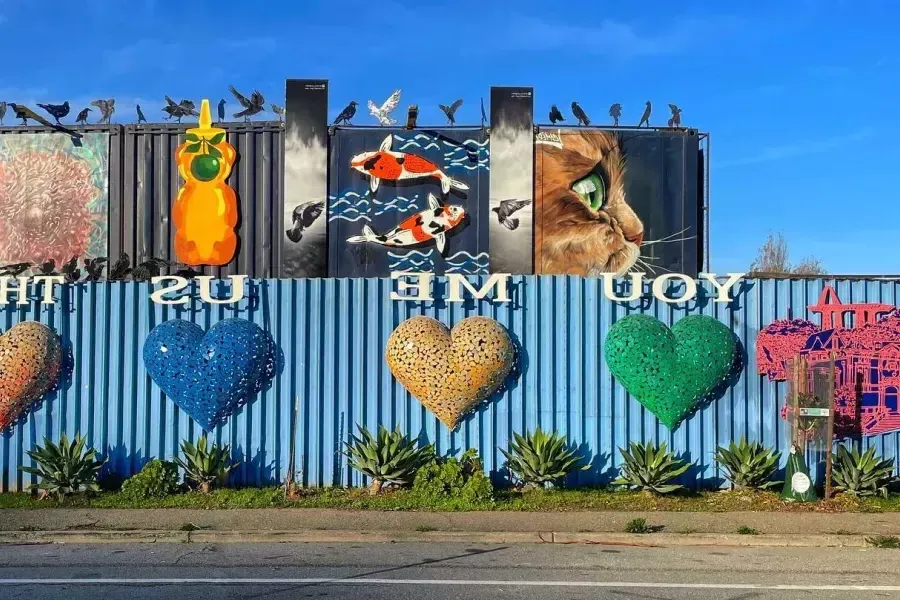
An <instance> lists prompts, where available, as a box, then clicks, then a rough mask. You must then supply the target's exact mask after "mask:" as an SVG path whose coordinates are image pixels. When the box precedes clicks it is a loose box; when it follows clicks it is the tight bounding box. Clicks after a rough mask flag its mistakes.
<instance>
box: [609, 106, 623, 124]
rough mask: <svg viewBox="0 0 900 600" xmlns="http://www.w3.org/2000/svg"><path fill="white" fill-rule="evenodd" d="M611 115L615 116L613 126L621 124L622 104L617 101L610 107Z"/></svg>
mask: <svg viewBox="0 0 900 600" xmlns="http://www.w3.org/2000/svg"><path fill="white" fill-rule="evenodd" d="M609 116H611V117H612V118H613V127H618V126H619V117H621V116H622V105H621V104H619V103H618V102H616V103H615V104H613V105H612V106H610V107H609Z"/></svg>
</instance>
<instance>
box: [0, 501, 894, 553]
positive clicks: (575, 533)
mask: <svg viewBox="0 0 900 600" xmlns="http://www.w3.org/2000/svg"><path fill="white" fill-rule="evenodd" d="M635 518H644V519H646V520H647V523H648V524H649V525H650V526H651V527H653V528H654V531H655V533H652V534H644V535H628V534H623V533H622V531H623V528H624V527H625V524H626V523H628V522H629V521H631V520H632V519H635ZM739 527H747V528H752V529H755V530H756V531H758V532H759V534H760V535H737V534H736V532H737V529H738V528H739ZM873 535H897V536H900V513H865V514H863V513H767V512H725V513H698V512H550V513H537V512H499V511H498V512H461V513H436V512H406V511H404V512H401V511H391V512H382V511H372V510H366V511H353V510H328V509H247V510H193V509H147V510H114V509H38V510H16V509H9V510H2V511H0V543H23V542H25V543H29V542H30V543H40V542H111V541H147V542H164V541H172V542H213V541H219V542H264V541H268V542H279V541H280V542H313V541H316V542H341V541H343V542H367V541H369V542H374V541H378V542H388V541H397V542H399V541H458V542H476V541H482V542H490V543H529V542H530V543H595V544H600V543H609V544H632V545H635V544H636V545H673V544H674V545H740V546H748V545H750V546H772V545H775V546H786V545H793V546H863V545H865V537H867V536H873Z"/></svg>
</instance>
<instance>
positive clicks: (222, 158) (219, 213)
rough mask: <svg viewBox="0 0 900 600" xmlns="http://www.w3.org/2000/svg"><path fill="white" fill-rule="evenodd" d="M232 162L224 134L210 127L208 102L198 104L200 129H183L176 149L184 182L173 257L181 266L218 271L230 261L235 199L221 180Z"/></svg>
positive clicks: (233, 246) (234, 238)
mask: <svg viewBox="0 0 900 600" xmlns="http://www.w3.org/2000/svg"><path fill="white" fill-rule="evenodd" d="M236 157H237V152H235V149H234V147H233V146H231V144H229V143H228V142H227V141H225V130H224V129H220V128H218V127H213V126H212V116H211V114H210V110H209V100H203V102H202V103H201V105H200V126H199V127H194V128H191V129H188V130H187V133H186V134H185V142H184V143H183V144H181V145H179V146H178V148H177V149H176V150H175V162H176V164H177V165H178V173H179V175H181V178H182V179H184V182H185V183H184V186H183V187H181V188H180V189H179V190H178V196H177V197H176V198H175V204H174V205H173V207H172V220H173V222H174V223H175V254H176V255H177V256H178V260H179V261H181V262H182V263H184V264H187V265H212V266H222V265H226V264H228V263H229V262H231V259H232V258H234V253H235V250H236V249H237V235H236V234H235V232H234V228H235V226H236V225H237V221H238V209H237V199H236V197H235V193H234V190H232V189H231V188H230V187H229V186H228V185H227V184H226V183H225V180H226V179H227V178H228V176H229V175H230V174H231V168H232V167H233V166H234V161H235V159H236Z"/></svg>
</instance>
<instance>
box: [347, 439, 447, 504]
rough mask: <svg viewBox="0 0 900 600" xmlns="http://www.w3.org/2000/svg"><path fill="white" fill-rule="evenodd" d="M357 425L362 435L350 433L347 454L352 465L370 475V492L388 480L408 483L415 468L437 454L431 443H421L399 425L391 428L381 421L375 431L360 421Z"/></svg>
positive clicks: (376, 492)
mask: <svg viewBox="0 0 900 600" xmlns="http://www.w3.org/2000/svg"><path fill="white" fill-rule="evenodd" d="M357 427H358V429H359V436H355V435H352V434H351V435H350V442H346V446H347V449H346V451H345V454H346V456H347V459H348V462H349V464H350V466H351V467H352V468H354V469H356V470H357V471H359V472H360V473H362V474H363V475H365V476H366V477H368V478H369V479H371V484H370V485H369V493H370V494H372V495H373V496H374V495H376V494H378V492H380V491H381V488H382V487H383V486H384V484H385V483H390V484H394V485H409V484H410V483H412V481H413V479H415V476H416V471H418V470H419V468H420V467H421V466H422V465H424V464H425V463H427V462H428V461H429V460H431V459H432V458H433V457H434V450H433V449H432V447H431V446H430V445H429V446H418V445H417V444H416V443H415V442H414V441H412V440H411V439H409V437H408V436H406V435H404V434H403V433H402V432H401V431H400V428H399V427H397V428H395V429H394V430H393V431H388V430H387V429H386V428H385V427H384V425H379V426H378V433H377V434H376V435H372V433H371V432H370V431H369V430H368V429H367V428H365V427H363V426H361V425H358V426H357Z"/></svg>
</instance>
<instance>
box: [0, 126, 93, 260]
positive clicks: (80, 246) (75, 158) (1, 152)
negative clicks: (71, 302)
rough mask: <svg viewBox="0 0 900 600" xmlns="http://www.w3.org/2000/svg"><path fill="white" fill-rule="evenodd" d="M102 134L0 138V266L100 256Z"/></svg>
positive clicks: (45, 134) (26, 135) (34, 135)
mask: <svg viewBox="0 0 900 600" xmlns="http://www.w3.org/2000/svg"><path fill="white" fill-rule="evenodd" d="M108 179H109V136H108V134H106V133H85V134H84V136H83V137H82V138H81V140H80V142H79V144H78V145H75V144H73V142H72V138H71V137H69V136H64V135H58V134H50V133H40V134H16V135H2V136H0V264H8V263H25V262H30V263H36V264H40V263H43V262H45V261H48V260H53V261H54V262H55V263H56V265H62V264H63V263H65V262H67V261H69V260H70V259H71V258H73V257H79V258H96V257H100V256H106V255H107V244H108V242H107V239H108V231H109V196H108V193H109V192H108V187H109V184H108Z"/></svg>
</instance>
